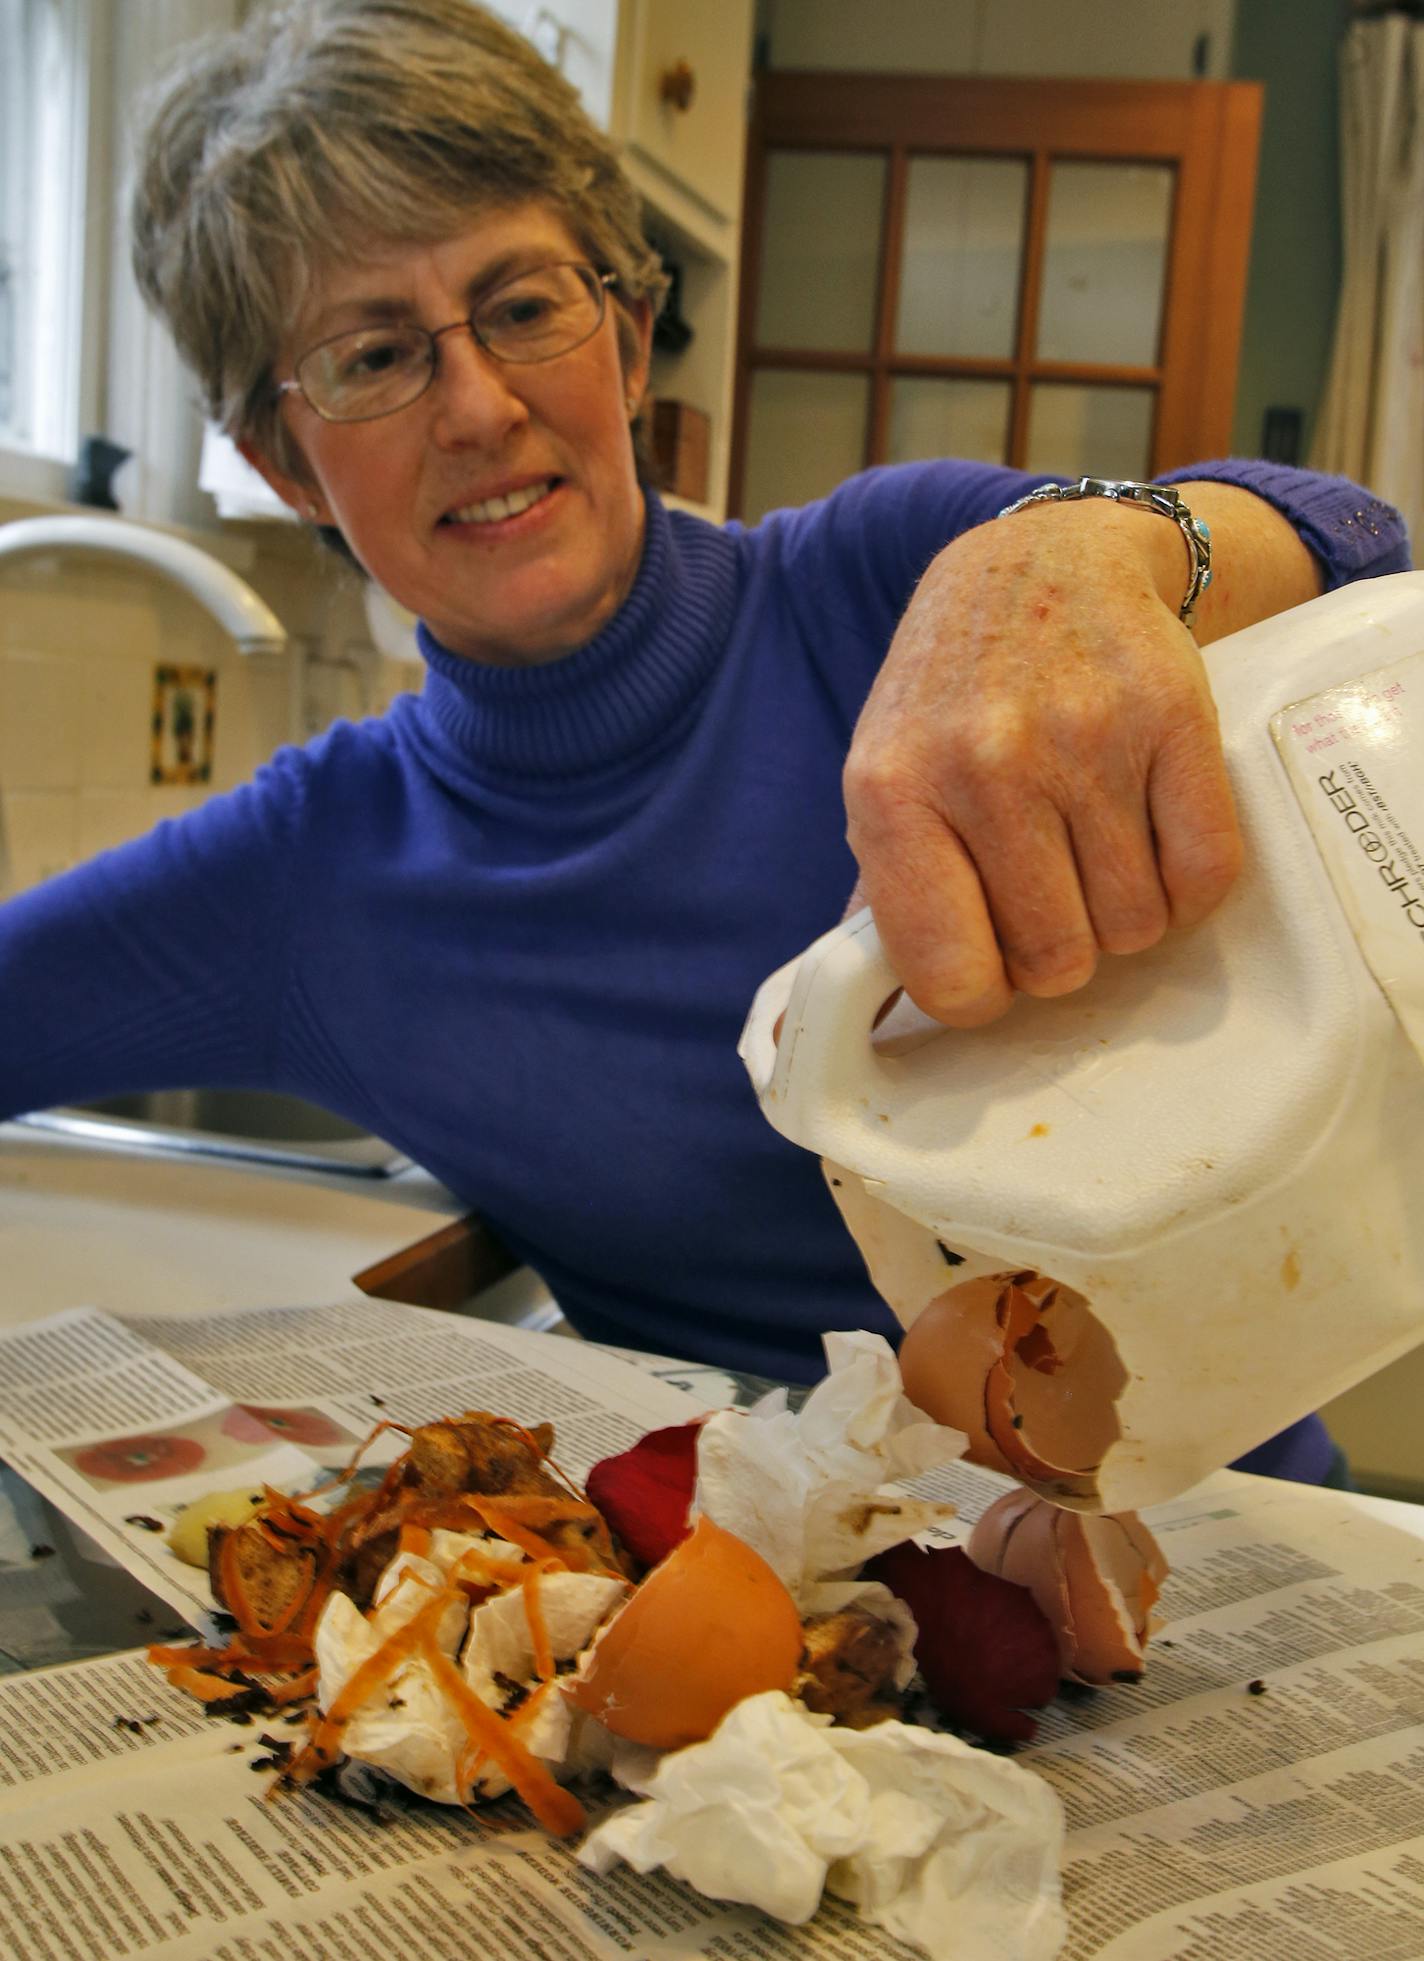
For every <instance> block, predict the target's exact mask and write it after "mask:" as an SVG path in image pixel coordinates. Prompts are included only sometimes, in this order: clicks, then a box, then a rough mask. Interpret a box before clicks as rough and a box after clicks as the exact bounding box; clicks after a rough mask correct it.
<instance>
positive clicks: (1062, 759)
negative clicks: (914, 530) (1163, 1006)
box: [845, 484, 1320, 1027]
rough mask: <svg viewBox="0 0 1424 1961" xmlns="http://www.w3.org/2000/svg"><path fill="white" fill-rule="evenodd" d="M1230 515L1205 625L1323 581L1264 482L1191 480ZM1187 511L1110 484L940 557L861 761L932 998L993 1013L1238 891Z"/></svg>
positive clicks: (1235, 841) (938, 1006) (873, 709)
mask: <svg viewBox="0 0 1424 1961" xmlns="http://www.w3.org/2000/svg"><path fill="white" fill-rule="evenodd" d="M1181 489H1182V493H1183V496H1184V498H1185V501H1186V502H1187V504H1188V505H1189V506H1190V508H1191V509H1192V510H1193V512H1194V513H1195V514H1196V515H1197V516H1199V517H1201V518H1204V519H1205V520H1206V521H1207V523H1209V524H1210V525H1211V529H1212V544H1213V551H1214V565H1215V577H1214V579H1213V583H1212V585H1211V586H1210V588H1209V589H1208V591H1207V593H1206V595H1205V596H1204V597H1203V600H1202V602H1201V605H1200V607H1199V609H1198V614H1197V633H1198V635H1199V637H1200V638H1201V639H1203V640H1207V639H1211V638H1215V637H1217V636H1218V635H1220V634H1222V633H1229V632H1233V631H1234V630H1235V629H1236V628H1237V627H1240V626H1245V625H1248V624H1250V623H1251V621H1253V620H1256V619H1261V618H1264V617H1266V616H1267V615H1268V614H1270V613H1274V612H1279V611H1281V610H1283V609H1284V608H1285V607H1287V606H1292V605H1296V604H1299V603H1301V602H1302V601H1304V600H1306V599H1309V598H1311V597H1312V596H1313V595H1314V594H1315V593H1316V592H1318V590H1319V583H1320V582H1319V573H1318V570H1317V568H1316V565H1315V561H1314V559H1313V558H1312V557H1311V555H1310V553H1309V552H1308V551H1307V550H1306V548H1305V546H1304V545H1303V544H1302V543H1301V541H1300V539H1299V538H1298V537H1297V535H1296V533H1295V532H1294V531H1293V530H1292V529H1291V527H1290V526H1289V524H1287V523H1286V521H1285V520H1284V519H1283V518H1281V517H1280V516H1278V515H1277V514H1276V513H1275V512H1274V511H1273V510H1272V509H1271V508H1270V507H1269V506H1268V505H1266V504H1265V503H1263V502H1262V501H1261V500H1260V499H1259V498H1257V497H1255V496H1253V495H1252V494H1251V493H1250V492H1249V491H1243V490H1238V489H1235V488H1231V487H1227V486H1222V485H1216V484H1195V485H1194V484H1184V485H1182V486H1181ZM1187 571H1188V567H1187V551H1186V546H1185V543H1184V541H1183V539H1182V537H1181V534H1180V532H1179V531H1178V529H1177V527H1176V526H1175V525H1173V524H1171V523H1169V522H1167V521H1165V520H1164V519H1163V518H1161V517H1159V516H1156V515H1155V514H1153V513H1151V512H1147V511H1142V510H1135V509H1132V508H1129V507H1124V506H1121V505H1116V504H1113V503H1110V502H1107V501H1105V500H1098V499H1094V500H1092V501H1085V502H1082V503H1070V504H1048V505H1043V506H1036V507H1031V508H1029V509H1027V510H1024V511H1020V512H1016V513H1015V514H1014V516H1013V517H1010V518H1005V519H1003V520H1001V521H1000V520H996V521H994V522H992V523H990V524H986V525H982V526H980V527H979V528H978V529H977V530H975V531H971V532H967V533H966V534H965V535H964V536H963V537H961V538H959V539H956V541H955V542H954V543H953V544H952V545H950V546H948V547H947V548H946V550H944V551H943V552H941V554H940V555H939V557H938V558H937V559H936V560H935V561H934V563H933V564H932V565H931V567H930V569H929V571H928V572H927V573H926V575H925V577H924V579H923V580H922V581H921V584H920V586H919V589H918V591H917V592H916V594H915V597H914V599H913V600H912V601H911V603H910V606H909V608H908V609H907V611H906V613H905V617H904V619H903V621H902V622H901V624H900V627H899V630H898V631H897V633H896V635H895V638H894V640H893V642H892V643H891V647H890V651H889V653H888V655H887V656H886V660H885V664H884V666H883V668H882V670H881V673H880V676H879V678H878V679H877V681H876V684H875V687H874V688H873V689H872V691H871V694H870V698H869V700H868V701H867V703H866V706H865V709H864V712H863V713H862V715H861V718H860V722H859V724H858V725H857V728H856V732H855V737H854V740H853V742H852V745H851V750H850V755H849V758H848V760H847V764H846V771H845V796H846V811H847V816H848V820H849V832H848V834H849V838H850V843H851V847H852V849H853V850H854V852H855V854H856V857H857V859H858V860H859V863H860V884H859V886H858V888H857V890H858V893H859V895H860V897H861V898H862V900H863V901H866V902H868V903H869V904H870V906H871V907H872V908H873V910H874V913H875V918H876V923H877V926H878V927H879V930H880V935H881V938H882V940H883V941H884V943H885V947H886V951H887V953H888V954H889V957H890V960H891V963H892V965H893V966H894V967H895V969H896V971H897V972H898V973H899V975H900V977H901V979H902V980H903V982H904V984H905V987H906V989H907V991H908V992H909V993H910V995H911V996H912V997H913V999H914V1000H915V1001H917V1002H918V1004H919V1005H920V1006H921V1007H922V1008H923V1009H924V1010H925V1011H926V1012H927V1013H929V1014H932V1015H934V1016H936V1017H937V1018H938V1019H939V1020H941V1021H944V1022H947V1023H949V1024H950V1025H951V1026H955V1027H974V1026H977V1025H978V1024H980V1023H982V1022H986V1021H991V1020H993V1019H994V1017H995V1016H997V1015H1000V1014H1002V1013H1003V1012H1004V1010H1005V1009H1006V1008H1007V1007H1008V1005H1009V1002H1010V1000H1011V999H1012V996H1013V992H1014V990H1015V989H1019V990H1022V991H1023V992H1024V993H1027V994H1036V995H1054V994H1064V993H1067V992H1068V991H1069V990H1071V989H1072V988H1075V987H1081V986H1082V985H1083V983H1084V982H1085V981H1086V980H1088V979H1089V978H1090V976H1091V975H1092V973H1093V970H1094V967H1095V966H1096V964H1097V959H1098V956H1099V954H1100V953H1136V952H1139V951H1141V950H1142V949H1143V948H1145V947H1149V946H1153V945H1155V943H1156V942H1157V941H1158V940H1159V939H1160V938H1161V937H1162V935H1163V934H1164V933H1165V932H1166V930H1167V928H1168V926H1190V925H1193V924H1195V923H1196V922H1197V921H1198V920H1200V919H1203V918H1205V916H1206V915H1207V914H1208V913H1209V912H1210V911H1211V910H1212V908H1213V907H1214V906H1215V905H1217V904H1218V902H1219V901H1220V900H1221V899H1222V898H1223V897H1224V896H1225V894H1226V892H1227V891H1228V889H1229V888H1230V885H1231V883H1232V880H1233V879H1234V878H1235V876H1236V873H1237V871H1238V869H1239V868H1240V863H1241V838H1240V833H1239V831H1238V830H1237V826H1236V817H1235V813H1234V810H1233V808H1232V802H1231V792H1230V788H1229V786H1228V783H1227V777H1226V770H1225V766H1224V763H1223V760H1222V754H1221V743H1220V738H1219V735H1218V731H1217V723H1216V712H1215V709H1214V707H1213V704H1212V700H1211V695H1210V691H1209V689H1208V687H1207V683H1206V676H1205V673H1204V671H1203V667H1202V663H1201V659H1200V656H1199V654H1198V652H1197V646H1196V642H1195V641H1194V640H1193V638H1192V635H1191V634H1190V633H1189V632H1188V631H1187V629H1186V628H1185V627H1184V626H1182V625H1181V623H1180V621H1179V620H1178V619H1177V609H1178V607H1179V606H1180V604H1181V600H1182V595H1183V593H1184V592H1185V590H1186V583H1187Z"/></svg>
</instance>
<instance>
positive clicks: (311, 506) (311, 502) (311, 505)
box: [307, 497, 321, 518]
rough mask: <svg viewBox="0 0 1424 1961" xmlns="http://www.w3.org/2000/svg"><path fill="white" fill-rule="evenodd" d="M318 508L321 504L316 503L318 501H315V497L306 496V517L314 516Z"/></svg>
mask: <svg viewBox="0 0 1424 1961" xmlns="http://www.w3.org/2000/svg"><path fill="white" fill-rule="evenodd" d="M320 509H321V506H320V504H318V503H317V501H316V499H315V497H308V499H307V516H308V517H310V518H314V517H315V516H316V514H317V512H318V511H319V510H320Z"/></svg>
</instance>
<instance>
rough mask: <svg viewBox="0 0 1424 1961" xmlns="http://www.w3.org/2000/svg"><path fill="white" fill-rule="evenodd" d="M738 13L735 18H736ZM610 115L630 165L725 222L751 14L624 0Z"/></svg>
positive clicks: (734, 207)
mask: <svg viewBox="0 0 1424 1961" xmlns="http://www.w3.org/2000/svg"><path fill="white" fill-rule="evenodd" d="M739 14H740V18H739V17H738V16H739ZM623 22H624V31H625V35H626V36H627V54H626V59H625V61H624V62H623V63H622V64H621V66H620V71H619V73H620V81H621V84H622V87H621V90H620V94H619V96H618V98H617V99H616V100H615V109H614V114H615V118H616V123H617V130H618V133H619V134H620V135H621V136H622V137H623V139H624V141H625V142H626V143H627V145H628V147H629V150H630V151H631V152H632V153H633V155H634V156H635V157H636V159H637V161H638V163H640V164H641V165H643V166H644V167H645V168H646V169H647V170H648V171H649V172H651V173H654V174H653V177H652V179H651V181H653V182H657V181H658V180H663V181H664V182H666V184H667V187H668V190H669V192H670V193H671V194H673V195H674V196H676V197H678V198H682V197H687V198H690V199H692V200H694V202H696V203H698V204H701V205H702V206H704V207H705V209H706V211H707V212H708V213H709V214H710V216H711V217H712V218H713V219H714V220H720V221H721V222H722V223H723V224H731V225H735V224H736V223H737V219H738V216H739V214H740V210H741V202H742V155H743V149H744V146H745V145H744V130H745V123H746V102H747V88H748V83H749V73H748V70H749V66H750V60H751V8H750V6H743V7H741V8H740V9H738V8H737V7H733V6H727V5H725V4H723V5H719V6H717V7H698V6H689V5H688V4H687V0H625V5H624V7H623Z"/></svg>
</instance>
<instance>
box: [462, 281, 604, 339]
mask: <svg viewBox="0 0 1424 1961" xmlns="http://www.w3.org/2000/svg"><path fill="white" fill-rule="evenodd" d="M602 318H603V284H602V282H601V280H600V279H599V277H598V275H597V273H596V272H594V271H593V270H592V269H591V268H590V267H588V266H540V267H538V268H537V270H535V271H533V272H522V273H520V274H519V276H518V277H517V278H515V279H509V280H506V281H505V283H504V284H503V285H502V286H497V287H496V288H495V289H494V291H493V292H492V293H490V294H489V295H488V296H487V297H486V298H485V299H484V300H482V301H481V303H480V305H479V307H478V308H477V309H476V312H475V315H474V319H473V322H472V325H473V326H474V329H475V334H476V336H477V338H478V339H479V341H480V343H481V345H482V346H484V347H486V348H488V350H489V352H490V353H491V354H493V355H495V356H496V357H497V358H498V359H499V360H501V361H552V360H553V359H554V357H555V355H558V354H567V353H568V352H569V350H570V348H574V347H577V346H578V345H579V344H580V342H581V341H586V340H587V339H588V338H589V336H590V335H591V334H593V333H594V332H596V331H597V328H598V325H599V322H600V321H601V320H602Z"/></svg>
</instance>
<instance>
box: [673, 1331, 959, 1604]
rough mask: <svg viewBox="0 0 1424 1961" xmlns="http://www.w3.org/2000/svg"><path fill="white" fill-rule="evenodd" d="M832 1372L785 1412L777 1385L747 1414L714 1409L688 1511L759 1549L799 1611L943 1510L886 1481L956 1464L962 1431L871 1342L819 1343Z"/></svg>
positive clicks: (827, 1598) (702, 1434) (947, 1510)
mask: <svg viewBox="0 0 1424 1961" xmlns="http://www.w3.org/2000/svg"><path fill="white" fill-rule="evenodd" d="M824 1340H825V1348H826V1361H827V1364H828V1366H829V1370H830V1373H829V1374H828V1375H826V1376H825V1377H824V1378H823V1379H822V1380H821V1381H820V1382H818V1383H817V1385H816V1387H815V1388H814V1389H813V1390H812V1391H811V1393H810V1395H809V1396H808V1397H807V1398H806V1401H805V1403H804V1404H803V1405H802V1407H801V1409H800V1410H799V1411H798V1412H796V1413H795V1414H793V1413H792V1412H791V1411H790V1410H788V1409H787V1407H786V1397H785V1393H784V1392H783V1391H780V1390H778V1391H777V1392H775V1393H774V1394H773V1395H771V1396H768V1397H765V1398H764V1399H763V1400H762V1401H761V1402H760V1403H758V1404H757V1405H756V1406H755V1407H754V1408H753V1409H750V1410H745V1411H737V1410H720V1411H718V1412H717V1413H716V1414H715V1415H713V1416H710V1417H708V1419H707V1421H706V1422H705V1423H704V1424H703V1425H702V1428H701V1430H700V1431H699V1432H698V1437H697V1489H696V1493H695V1495H694V1498H693V1509H694V1510H695V1511H699V1512H705V1513H706V1514H707V1516H708V1517H709V1518H711V1519H712V1520H713V1521H714V1522H715V1523H716V1524H718V1525H720V1526H723V1527H724V1528H725V1529H726V1530H727V1531H728V1532H735V1533H736V1535H737V1537H738V1538H739V1539H744V1540H745V1541H746V1543H747V1544H748V1545H749V1546H751V1547H753V1548H754V1549H755V1550H756V1551H757V1552H759V1553H760V1554H761V1556H762V1558H763V1559H764V1560H765V1561H766V1562H767V1564H768V1566H770V1567H771V1568H772V1569H773V1571H774V1572H775V1573H776V1574H777V1575H778V1577H779V1578H780V1579H781V1581H782V1583H783V1584H784V1585H785V1587H786V1589H787V1591H788V1592H789V1593H790V1595H791V1597H792V1599H793V1600H794V1601H795V1602H796V1604H797V1606H798V1607H799V1608H800V1609H801V1612H802V1613H803V1614H813V1613H828V1612H832V1611H834V1608H835V1606H837V1605H839V1604H841V1600H842V1599H843V1598H844V1595H843V1592H837V1593H836V1595H835V1597H834V1598H833V1597H832V1593H831V1590H830V1589H829V1588H828V1587H827V1586H826V1585H825V1584H824V1583H825V1582H827V1581H835V1580H837V1579H838V1578H839V1577H841V1576H846V1575H849V1574H851V1573H853V1572H854V1571H855V1570H856V1568H857V1567H859V1566H861V1565H862V1564H863V1563H864V1562H865V1561H866V1560H867V1559H869V1558H871V1557H872V1555H873V1554H875V1553H877V1552H883V1551H884V1549H885V1548H886V1547H887V1546H893V1545H898V1544H899V1543H900V1541H901V1540H902V1539H908V1538H910V1537H911V1536H912V1535H913V1534H914V1533H916V1532H922V1531H923V1530H924V1529H925V1527H926V1526H928V1525H933V1524H935V1523H936V1522H937V1521H938V1520H940V1519H942V1518H946V1517H949V1516H951V1515H952V1513H953V1511H954V1507H953V1506H952V1505H940V1504H935V1503H933V1502H932V1501H931V1500H929V1499H925V1498H914V1497H911V1496H910V1495H909V1494H908V1493H906V1492H904V1491H901V1490H899V1489H898V1488H897V1486H896V1483H895V1480H898V1479H904V1478H915V1477H919V1476H920V1475H921V1473H922V1472H925V1471H931V1470H934V1469H936V1468H937V1467H938V1466H939V1465H941V1464H947V1463H950V1462H951V1461H952V1460H953V1459H954V1458H956V1457H962V1456H963V1454H964V1451H965V1448H966V1446H967V1444H968V1442H969V1439H968V1438H967V1437H966V1436H965V1434H964V1432H963V1431H962V1430H951V1429H949V1428H948V1427H947V1426H946V1425H944V1424H940V1423H934V1422H931V1420H930V1419H929V1417H927V1416H926V1415H925V1414H924V1413H923V1412H922V1411H921V1410H918V1409H916V1408H915V1406H914V1404H913V1403H912V1402H910V1401H909V1399H908V1398H907V1397H906V1395H905V1393H904V1391H903V1389H902V1388H901V1385H900V1369H899V1364H898V1363H897V1362H896V1360H895V1355H894V1352H893V1350H892V1349H891V1347H890V1344H889V1343H888V1342H887V1341H885V1340H884V1339H883V1338H882V1337H881V1336H880V1335H875V1334H869V1333H867V1332H864V1331H862V1330H856V1331H854V1332H851V1333H848V1334H828V1335H826V1336H825V1337H824Z"/></svg>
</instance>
